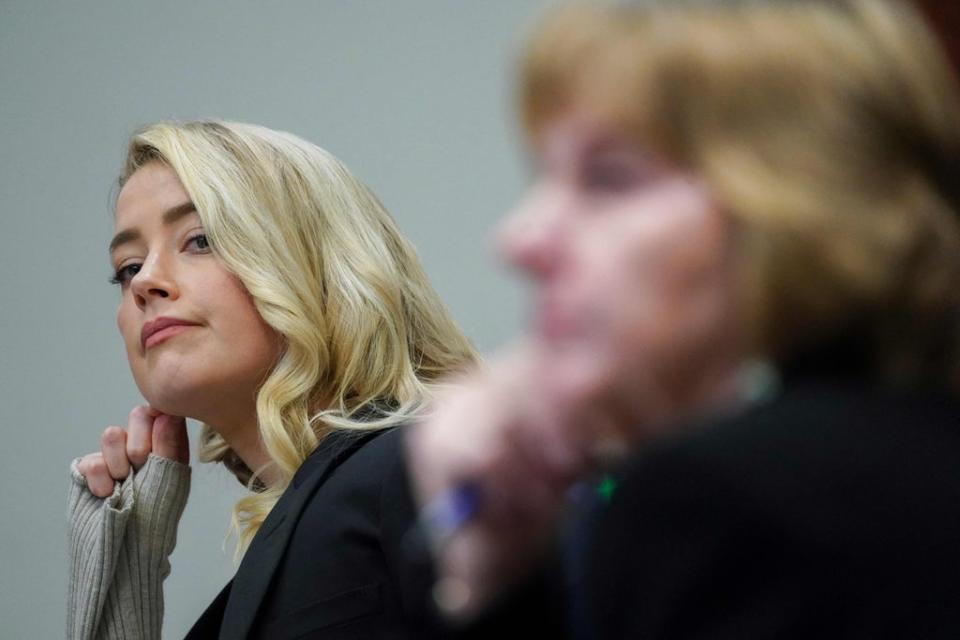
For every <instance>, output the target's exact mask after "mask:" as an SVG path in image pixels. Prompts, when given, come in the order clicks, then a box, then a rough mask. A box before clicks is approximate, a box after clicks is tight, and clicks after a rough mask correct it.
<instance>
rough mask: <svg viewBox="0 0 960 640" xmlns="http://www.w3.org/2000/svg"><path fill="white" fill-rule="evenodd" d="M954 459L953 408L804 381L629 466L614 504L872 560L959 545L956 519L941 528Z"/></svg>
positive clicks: (943, 400) (941, 401)
mask: <svg viewBox="0 0 960 640" xmlns="http://www.w3.org/2000/svg"><path fill="white" fill-rule="evenodd" d="M958 459H960V402H958V401H957V399H956V398H954V397H951V396H949V395H947V394H941V393H935V392H894V391H885V390H880V389H874V388H869V387H865V386H856V385H843V384H838V383H829V382H816V381H814V382H811V383H806V384H802V385H798V386H796V387H792V388H789V389H786V390H785V391H784V393H783V394H782V395H781V396H779V397H778V398H776V399H774V400H772V401H770V402H769V403H767V404H765V405H762V406H758V407H755V408H753V409H751V410H749V411H747V412H745V413H743V414H741V415H737V416H731V417H729V418H727V419H724V420H720V421H716V422H714V423H713V424H710V425H706V426H704V427H702V428H700V429H697V430H696V431H694V432H690V433H688V434H686V435H684V436H681V437H677V438H674V439H673V440H672V441H669V442H664V443H661V444H660V445H658V446H656V447H654V448H651V449H650V450H649V451H647V452H645V453H644V454H641V455H639V456H637V457H636V458H634V459H633V460H631V461H630V462H629V463H628V464H627V465H625V466H624V468H623V469H622V473H621V482H622V488H623V491H622V492H620V493H621V496H620V498H619V500H617V501H619V502H621V503H622V507H623V508H625V509H627V510H628V511H632V510H635V509H640V510H643V511H644V512H647V511H652V512H654V513H657V512H658V511H660V510H663V509H667V510H668V511H669V512H672V513H676V514H678V517H680V518H683V517H692V516H693V514H694V513H696V514H698V515H699V516H702V517H706V514H708V513H709V514H711V516H710V517H715V518H716V519H717V521H718V522H726V523H728V524H729V523H733V522H739V523H740V526H746V525H745V524H744V523H747V522H749V523H750V525H749V528H750V531H753V532H758V531H762V530H763V527H767V528H769V529H770V530H771V531H774V530H775V532H776V535H780V536H783V537H784V539H795V540H805V541H807V542H813V543H816V544H823V545H827V546H837V545H849V546H853V545H858V548H859V549H860V550H861V551H864V550H869V549H875V550H877V551H879V547H880V546H881V545H883V544H894V543H895V544H898V545H901V544H907V543H908V541H913V542H917V541H918V540H920V539H921V538H931V536H960V517H954V518H952V519H951V518H947V522H944V521H943V520H944V515H945V514H951V513H952V514H958V510H957V508H956V503H957V502H956V501H957V496H958V495H960V465H958V464H956V460H958ZM921 497H922V498H921ZM731 526H733V525H732V524H731ZM936 531H940V532H941V533H934V532H936Z"/></svg>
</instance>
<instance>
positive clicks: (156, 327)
mask: <svg viewBox="0 0 960 640" xmlns="http://www.w3.org/2000/svg"><path fill="white" fill-rule="evenodd" d="M196 326H198V325H197V323H195V322H188V321H187V320H180V319H179V318H157V319H156V320H151V321H150V322H148V323H146V324H145V325H143V330H142V331H141V332H140V344H141V346H142V347H143V349H144V350H146V349H149V348H150V347H153V346H156V345H158V344H160V343H161V342H163V341H164V340H167V339H169V338H172V337H173V336H175V335H177V334H180V333H183V332H184V331H186V330H187V329H190V328H192V327H196Z"/></svg>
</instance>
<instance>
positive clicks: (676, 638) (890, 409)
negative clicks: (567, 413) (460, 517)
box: [454, 376, 960, 640]
mask: <svg viewBox="0 0 960 640" xmlns="http://www.w3.org/2000/svg"><path fill="white" fill-rule="evenodd" d="M614 477H615V478H616V479H617V483H618V484H617V486H616V489H615V490H614V492H613V496H612V499H611V500H610V502H609V503H607V504H603V503H602V501H599V502H598V503H597V504H596V505H595V508H594V509H591V510H590V515H589V516H588V518H587V519H586V521H585V522H581V523H579V525H578V527H577V529H579V531H580V534H578V535H575V536H573V537H572V538H571V540H572V541H573V544H574V545H576V547H577V548H571V543H570V541H569V540H568V543H567V547H566V549H565V550H564V551H563V552H562V553H558V554H555V555H554V556H553V559H552V561H551V562H548V563H546V565H545V567H544V568H543V569H542V570H541V571H540V572H538V573H536V574H535V576H534V577H533V578H531V579H530V580H529V581H528V582H527V583H525V584H524V585H523V586H522V587H521V588H519V589H515V590H513V591H512V592H510V593H507V594H504V595H503V596H502V597H501V599H500V600H499V601H498V602H497V603H496V606H493V607H491V610H490V611H489V612H488V614H487V615H486V616H485V617H482V618H481V619H480V620H479V621H478V622H477V623H476V624H475V625H474V626H473V627H472V628H469V629H467V630H464V632H463V633H461V634H454V635H455V637H456V638H457V639H458V640H463V639H467V638H469V639H471V640H473V639H475V638H476V639H479V638H496V637H498V636H500V635H503V634H504V633H506V632H509V631H511V630H516V629H523V631H524V633H526V634H530V633H533V634H534V636H535V637H551V638H563V637H569V638H577V639H578V640H579V639H591V640H608V639H614V638H618V639H619V638H631V639H633V638H637V639H643V640H668V639H669V640H701V639H702V640H707V639H709V640H733V639H737V640H742V639H750V640H762V639H768V638H771V639H772V638H777V639H783V638H789V639H792V638H796V639H798V640H799V639H804V640H807V639H809V638H843V639H847V640H853V639H864V640H866V639H868V638H869V639H871V640H873V639H877V638H911V639H912V638H918V639H919V638H923V639H925V640H926V639H931V638H934V639H937V638H951V639H955V638H960V401H958V399H957V398H956V397H955V396H953V395H952V394H949V393H943V392H937V391H932V390H927V391H903V390H900V391H897V390H891V389H883V388H881V387H879V386H876V385H869V384H866V383H864V382H857V381H856V380H855V379H853V378H846V379H844V378H840V377H830V376H819V377H818V376H812V377H811V376H802V377H800V378H799V379H791V380H789V381H788V383H787V384H786V385H785V387H784V391H783V392H782V393H781V394H779V395H778V396H776V397H774V398H773V399H772V400H770V401H769V402H767V403H764V404H762V405H759V406H755V407H753V408H751V409H749V410H747V411H746V412H744V413H741V414H739V415H736V416H731V417H728V418H726V419H722V420H712V421H711V422H710V423H709V424H704V425H701V426H699V427H695V428H693V429H690V430H687V431H685V432H684V433H683V434H682V435H678V436H675V437H673V438H671V439H670V440H667V441H661V442H660V443H656V444H653V445H651V446H648V447H646V448H645V450H644V451H642V452H639V453H638V454H637V455H635V456H634V457H633V458H632V459H631V460H629V461H628V463H627V464H625V465H624V466H623V467H622V468H621V469H619V471H618V472H616V473H614ZM571 557H579V558H580V561H579V562H577V563H570V562H569V559H570V558H571ZM577 566H579V572H574V573H575V575H573V574H571V571H570V569H571V567H577ZM560 573H566V577H565V579H558V578H557V577H556V576H557V575H558V574H560ZM551 575H552V576H553V578H552V579H546V580H545V579H544V577H545V576H547V577H549V576H551ZM561 582H564V583H566V584H567V585H568V588H567V589H566V590H564V589H558V588H557V585H558V584H560V583H561ZM569 585H573V586H572V588H570V587H569ZM572 622H578V623H579V624H578V625H573V624H571V623H572ZM575 626H576V627H578V629H577V630H576V631H575V630H574V627H575ZM537 629H549V630H550V631H549V632H548V635H544V634H537V633H536V630H537Z"/></svg>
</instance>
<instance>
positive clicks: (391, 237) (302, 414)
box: [120, 121, 477, 552]
mask: <svg viewBox="0 0 960 640" xmlns="http://www.w3.org/2000/svg"><path fill="white" fill-rule="evenodd" d="M158 161H159V162H163V163H165V164H167V165H169V166H170V167H171V168H172V169H173V171H174V172H176V174H177V176H178V177H179V178H180V181H181V182H182V183H183V186H184V188H185V189H186V191H187V193H189V195H190V197H191V199H192V200H193V203H194V204H195V205H196V209H197V213H198V214H199V216H200V219H201V221H202V223H203V226H204V230H205V232H206V234H207V237H208V238H209V240H210V242H211V245H212V247H213V251H214V253H215V255H216V256H217V257H218V258H219V259H220V260H222V261H223V263H224V264H225V265H226V267H227V268H228V269H229V270H230V271H231V272H233V273H234V274H236V276H237V277H238V278H239V279H240V281H241V282H242V283H243V285H244V286H245V287H246V289H247V291H248V292H249V293H250V295H251V296H252V298H253V301H254V304H255V305H256V308H257V311H258V312H259V313H260V315H261V316H262V317H263V319H264V320H265V321H266V322H267V324H269V325H270V326H271V327H272V328H273V329H274V330H276V331H277V332H278V333H279V334H280V335H282V336H283V339H284V349H283V353H282V356H281V357H280V359H279V361H278V362H277V363H276V365H275V366H274V368H273V370H272V371H271V373H270V374H269V376H268V377H267V378H266V379H265V380H264V382H263V384H262V386H261V387H260V390H259V393H258V395H257V402H256V406H257V417H258V421H259V429H260V437H261V440H262V442H263V445H264V447H265V449H266V451H267V453H268V454H269V456H270V459H271V461H272V464H273V465H274V467H275V471H276V472H277V473H278V475H279V477H280V478H281V482H280V483H279V485H278V486H271V487H269V488H267V487H265V486H264V485H263V483H262V482H261V481H259V480H258V473H261V472H262V471H263V470H262V469H254V470H251V469H249V468H247V467H246V465H245V464H244V463H243V462H242V461H241V460H240V458H239V457H238V456H237V455H236V454H235V453H234V452H233V451H232V450H231V449H230V448H229V447H228V446H227V443H226V442H225V441H224V440H223V439H222V438H221V437H220V436H219V435H218V434H217V433H216V432H215V431H214V430H213V429H211V428H210V427H209V426H207V425H204V427H203V432H202V434H201V438H200V451H199V454H200V459H201V460H203V461H208V462H209V461H212V462H222V463H224V464H225V465H226V466H227V467H228V468H229V469H230V470H231V471H232V472H233V473H234V474H235V475H236V476H237V478H238V479H239V480H240V481H241V482H243V483H244V484H246V485H247V486H248V488H250V489H251V490H253V491H254V493H253V494H252V495H250V496H247V497H244V498H243V499H241V500H240V501H239V502H238V503H237V504H236V506H235V508H234V516H233V524H234V527H235V528H236V530H237V533H238V552H240V551H242V550H243V549H245V548H246V546H247V545H248V544H249V542H250V540H251V539H252V537H253V535H254V534H255V533H256V531H257V529H258V528H259V526H260V525H261V523H262V522H263V520H264V519H265V518H266V516H267V514H268V513H269V512H270V509H271V508H272V507H273V505H274V503H275V502H276V500H277V499H278V498H279V496H280V494H281V493H282V492H283V490H284V488H285V487H286V486H287V485H288V483H289V482H290V479H291V478H292V476H293V474H294V473H295V472H296V470H297V469H298V468H299V467H300V465H301V464H302V463H303V461H304V460H305V459H306V458H307V456H309V455H310V453H311V452H312V451H313V450H314V449H315V448H316V446H317V444H318V442H319V441H320V440H321V439H322V438H323V437H324V435H326V434H327V433H329V432H330V431H331V430H332V429H358V430H362V429H381V428H385V427H389V426H394V425H397V424H400V423H402V422H404V421H405V420H407V419H409V417H410V416H411V415H413V414H414V413H416V412H417V411H418V409H419V408H420V407H421V404H422V402H423V400H424V399H425V397H426V396H427V395H428V393H429V389H430V385H431V383H433V382H435V381H437V380H438V379H439V378H441V377H442V376H445V375H447V374H449V373H451V372H454V371H457V370H460V369H462V368H464V367H465V366H467V365H468V364H470V363H473V362H474V361H475V360H476V357H477V356H476V354H475V352H474V350H473V348H472V346H471V345H470V343H469V341H468V340H467V339H466V338H465V337H464V335H463V334H462V333H461V331H460V329H459V328H458V327H457V325H456V323H455V322H454V320H453V319H452V317H451V315H450V313H449V311H448V310H447V308H446V306H445V305H444V304H443V302H442V301H441V300H440V298H439V297H438V296H437V294H436V292H435V291H434V290H433V288H432V287H431V285H430V283H429V282H428V280H427V277H426V275H425V273H424V271H423V269H422V267H421V265H420V262H419V260H418V258H417V255H416V253H415V251H414V249H413V247H412V245H411V244H410V243H409V242H408V241H407V240H406V239H405V238H404V237H403V236H402V235H401V233H400V231H399V230H398V229H397V227H396V225H395V224H394V222H393V220H392V219H391V217H390V216H389V214H388V213H387V212H386V210H385V209H384V208H383V206H382V205H381V204H380V202H379V201H378V200H377V198H376V197H375V196H374V195H373V193H372V192H371V191H370V190H369V189H367V188H366V187H365V186H364V185H363V184H362V183H361V182H360V181H359V180H357V179H356V178H355V177H354V176H353V175H352V174H351V173H350V172H349V171H348V170H347V168H346V167H345V166H344V165H343V164H341V163H340V161H339V160H337V159H336V158H334V157H333V156H332V155H330V154H329V153H327V152H326V151H324V150H323V149H321V148H319V147H317V146H315V145H313V144H310V143H308V142H306V141H304V140H302V139H300V138H298V137H296V136H294V135H291V134H289V133H284V132H280V131H273V130H270V129H267V128H265V127H259V126H254V125H249V124H241V123H236V122H220V121H201V122H188V123H183V124H178V123H158V124H153V125H150V126H147V127H146V128H144V129H142V130H141V131H139V132H137V133H136V134H135V135H134V136H133V137H132V139H131V141H130V145H129V150H128V154H127V159H126V162H125V166H124V168H123V172H122V174H121V176H120V185H121V187H122V186H123V184H124V183H125V182H126V181H127V180H128V179H129V178H130V176H132V175H133V173H134V172H136V171H137V169H139V168H140V167H142V166H144V165H145V164H148V163H151V162H158ZM370 409H374V410H375V412H371V411H370Z"/></svg>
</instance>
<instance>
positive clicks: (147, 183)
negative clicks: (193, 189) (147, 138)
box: [114, 162, 190, 228]
mask: <svg viewBox="0 0 960 640" xmlns="http://www.w3.org/2000/svg"><path fill="white" fill-rule="evenodd" d="M189 200H190V196H189V194H187V191H186V189H184V188H183V184H182V183H181V182H180V179H179V178H178V177H177V174H176V173H175V172H174V171H173V169H171V168H170V167H168V166H167V165H166V164H164V163H162V162H151V163H149V164H146V165H144V166H143V167H141V168H139V169H137V171H136V172H134V174H133V175H132V176H130V179H129V180H127V182H126V184H125V185H124V186H123V189H121V191H120V195H119V196H118V197H117V208H116V212H115V214H114V224H115V226H116V227H117V228H120V227H126V226H130V225H134V224H137V223H142V222H146V221H147V220H149V219H150V218H153V217H159V216H161V215H162V214H163V212H165V211H167V210H169V209H170V208H172V207H176V206H178V205H181V204H183V203H184V202H188V201H189Z"/></svg>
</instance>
